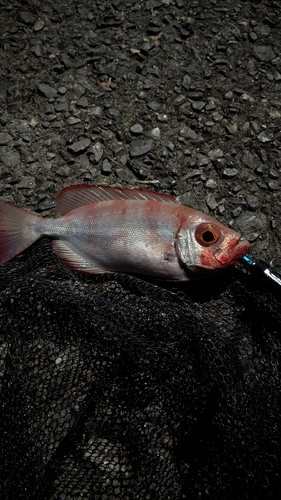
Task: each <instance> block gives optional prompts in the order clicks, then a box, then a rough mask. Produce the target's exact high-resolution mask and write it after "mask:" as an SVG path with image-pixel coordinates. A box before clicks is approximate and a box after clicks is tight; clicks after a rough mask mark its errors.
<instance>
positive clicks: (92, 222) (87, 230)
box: [0, 185, 250, 281]
mask: <svg viewBox="0 0 281 500" xmlns="http://www.w3.org/2000/svg"><path fill="white" fill-rule="evenodd" d="M57 208H58V211H60V213H61V214H63V215H62V216H61V217H58V218H56V219H50V218H39V217H37V216H35V215H33V214H31V213H29V212H27V211H26V210H23V209H21V208H18V207H14V206H13V205H10V204H8V203H5V202H1V201H0V263H1V264H4V263H5V262H7V261H9V260H10V259H11V258H13V257H14V256H15V255H17V254H18V253H20V252H21V251H23V250H24V249H25V248H27V247H28V246H29V245H30V244H32V243H33V242H34V241H36V240H37V239H38V238H40V237H42V236H48V237H50V238H52V239H53V243H52V245H53V251H54V252H55V253H56V254H57V255H58V256H59V257H60V258H61V259H62V260H63V261H64V262H65V263H66V264H67V265H68V266H69V267H70V268H72V269H74V270H76V271H79V272H86V273H92V274H97V273H112V272H123V273H129V274H141V275H145V276H151V277H154V278H157V279H162V280H173V281H186V280H190V279H195V278H198V277H202V276H203V275H204V274H206V275H207V274H209V273H210V272H215V271H218V270H221V269H224V268H226V267H227V266H229V265H233V264H235V263H236V262H237V261H238V260H239V259H240V258H242V257H243V255H244V254H245V253H246V252H247V251H248V249H249V246H250V244H249V243H248V242H247V241H242V242H241V241H240V235H239V234H238V233H236V232H235V231H233V230H231V229H229V228H227V227H225V226H223V225H222V224H220V223H219V222H217V221H215V220H214V219H212V218H211V217H209V216H207V215H205V214H203V213H201V212H198V211H197V210H193V209H191V208H188V207H185V206H183V205H181V204H180V203H178V202H177V200H176V199H175V198H173V197H170V196H168V195H160V194H158V193H153V192H150V191H145V190H136V189H127V188H124V189H121V188H111V187H106V186H87V185H86V186H85V185H80V186H69V187H68V188H65V189H63V190H62V191H61V193H60V194H59V197H58V200H57Z"/></svg>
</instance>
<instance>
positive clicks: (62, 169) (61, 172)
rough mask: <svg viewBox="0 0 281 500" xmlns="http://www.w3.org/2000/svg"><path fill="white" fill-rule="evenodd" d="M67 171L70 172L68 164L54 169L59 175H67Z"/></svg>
mask: <svg viewBox="0 0 281 500" xmlns="http://www.w3.org/2000/svg"><path fill="white" fill-rule="evenodd" d="M69 173H70V167H69V166H68V165H63V166H62V167H60V168H58V169H57V171H56V174H57V175H59V176H60V177H68V176H69Z"/></svg>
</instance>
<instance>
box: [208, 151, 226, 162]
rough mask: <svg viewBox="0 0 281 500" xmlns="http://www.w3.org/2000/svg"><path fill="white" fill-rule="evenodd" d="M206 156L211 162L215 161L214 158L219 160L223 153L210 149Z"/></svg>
mask: <svg viewBox="0 0 281 500" xmlns="http://www.w3.org/2000/svg"><path fill="white" fill-rule="evenodd" d="M208 156H209V158H210V159H211V160H215V159H216V158H221V157H222V156H223V151H222V150H221V149H219V148H216V149H211V151H209V152H208Z"/></svg>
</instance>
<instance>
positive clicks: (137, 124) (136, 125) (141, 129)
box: [130, 123, 143, 135]
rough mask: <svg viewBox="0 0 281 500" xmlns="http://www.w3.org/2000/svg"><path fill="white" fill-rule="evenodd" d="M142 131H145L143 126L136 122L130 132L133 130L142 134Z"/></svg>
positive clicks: (134, 132)
mask: <svg viewBox="0 0 281 500" xmlns="http://www.w3.org/2000/svg"><path fill="white" fill-rule="evenodd" d="M142 131H143V126H142V125H141V124H140V123H136V124H135V125H133V126H132V127H131V128H130V132H132V134H136V135H138V134H141V133H142Z"/></svg>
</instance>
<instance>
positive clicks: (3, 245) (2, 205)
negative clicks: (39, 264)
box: [0, 201, 41, 264]
mask: <svg viewBox="0 0 281 500" xmlns="http://www.w3.org/2000/svg"><path fill="white" fill-rule="evenodd" d="M39 228H40V225H38V217H36V216H35V215H32V214H31V213H30V212H28V211H27V210H24V209H23V208H19V207H15V206H14V205H10V203H6V202H5V201H0V264H5V263H6V262H8V261H9V260H11V259H12V258H13V257H15V256H16V255H18V254H19V253H21V252H22V251H23V250H25V249H26V248H27V247H29V246H30V245H31V244H32V243H34V242H35V241H36V240H38V238H40V237H41V232H40V230H39Z"/></svg>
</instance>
